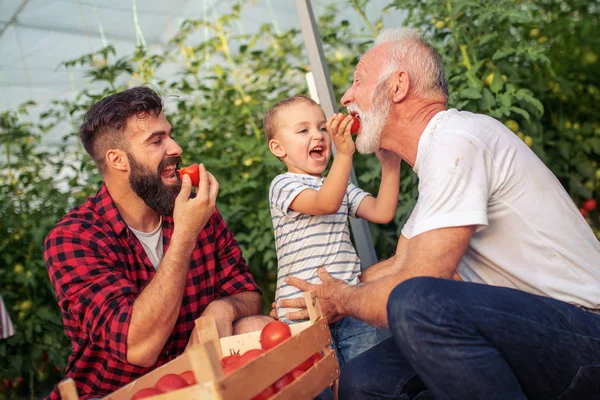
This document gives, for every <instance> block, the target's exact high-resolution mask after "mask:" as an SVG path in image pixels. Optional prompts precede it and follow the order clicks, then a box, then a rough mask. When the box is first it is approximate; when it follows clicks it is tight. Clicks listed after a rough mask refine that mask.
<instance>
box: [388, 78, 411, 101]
mask: <svg viewBox="0 0 600 400" xmlns="http://www.w3.org/2000/svg"><path fill="white" fill-rule="evenodd" d="M409 88H410V77H409V76H408V72H406V71H397V72H396V73H394V74H393V75H392V78H391V88H390V90H391V95H392V101H393V102H394V103H400V102H402V101H403V100H404V99H405V98H406V96H408V90H409Z"/></svg>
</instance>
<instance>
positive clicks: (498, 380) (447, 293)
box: [340, 278, 600, 400]
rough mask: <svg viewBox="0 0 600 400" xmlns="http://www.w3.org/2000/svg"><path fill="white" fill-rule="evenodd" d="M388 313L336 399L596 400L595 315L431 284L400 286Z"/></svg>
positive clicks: (599, 349) (522, 296)
mask: <svg viewBox="0 0 600 400" xmlns="http://www.w3.org/2000/svg"><path fill="white" fill-rule="evenodd" d="M599 290H600V288H599ZM387 312H388V322H389V328H390V331H391V334H392V337H391V338H389V339H387V340H385V341H383V342H382V343H380V344H379V345H377V346H375V347H374V348H372V349H371V350H369V351H367V352H365V353H363V354H361V355H359V356H358V357H356V358H355V359H353V360H352V361H350V362H349V363H347V364H346V365H345V366H344V367H343V368H342V372H341V378H340V399H341V400H347V399H379V398H385V399H419V400H425V399H434V398H435V399H436V400H445V399H460V400H468V399H485V400H495V399H506V400H520V399H532V400H537V399H539V400H546V399H559V400H566V399H578V400H579V399H585V400H592V399H600V315H597V314H594V313H592V312H588V311H584V310H581V309H579V308H578V307H576V306H573V305H571V304H567V303H564V302H562V301H558V300H554V299H550V298H547V297H542V296H536V295H532V294H529V293H525V292H522V291H519V290H514V289H507V288H501V287H494V286H489V285H481V284H474V283H466V282H458V281H453V280H444V279H435V278H415V279H410V280H408V281H406V282H404V283H402V284H400V285H398V286H397V287H396V288H395V289H394V290H393V291H392V293H391V295H390V297H389V300H388V304H387Z"/></svg>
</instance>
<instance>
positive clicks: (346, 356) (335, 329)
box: [329, 317, 379, 366]
mask: <svg viewBox="0 0 600 400" xmlns="http://www.w3.org/2000/svg"><path fill="white" fill-rule="evenodd" d="M329 332H330V333H331V338H332V339H333V344H332V347H333V349H334V350H335V353H336V356H337V358H338V361H339V363H340V366H342V365H344V364H345V363H347V362H348V361H350V360H351V359H353V358H354V357H356V356H357V355H359V354H361V353H363V352H365V351H366V350H369V349H370V348H371V347H373V346H375V345H376V344H377V343H379V336H378V335H377V328H375V327H374V326H372V325H368V324H365V323H364V322H362V321H359V320H356V319H353V318H350V317H345V318H343V319H341V320H339V321H338V322H334V323H333V324H329Z"/></svg>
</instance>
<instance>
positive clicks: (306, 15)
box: [296, 0, 377, 269]
mask: <svg viewBox="0 0 600 400" xmlns="http://www.w3.org/2000/svg"><path fill="white" fill-rule="evenodd" d="M296 9H297V10H298V18H299V19H300V28H301V29H302V36H303V37H304V45H305V47H306V50H307V51H308V59H309V61H310V66H311V69H312V72H313V76H314V79H315V84H316V87H317V93H318V95H319V99H320V104H321V107H322V108H323V110H324V111H325V114H326V115H327V116H331V115H332V114H333V113H335V112H337V111H338V107H337V105H336V104H337V101H336V99H335V94H334V92H333V86H332V85H331V80H330V79H329V70H328V68H327V62H326V61H325V56H324V54H323V46H321V38H320V35H319V28H318V27H317V23H316V21H315V16H314V14H313V11H312V6H311V3H310V0H296ZM333 151H334V154H335V148H334V149H333ZM350 180H351V181H352V183H354V184H357V181H356V174H355V173H354V168H352V171H351V173H350ZM350 225H351V226H352V234H353V236H354V242H355V243H356V251H357V252H358V256H359V257H360V262H361V265H362V268H363V269H365V268H367V267H370V266H371V265H373V264H375V263H377V254H375V247H373V240H372V239H371V232H370V231H369V224H368V222H367V221H365V220H364V219H362V218H350Z"/></svg>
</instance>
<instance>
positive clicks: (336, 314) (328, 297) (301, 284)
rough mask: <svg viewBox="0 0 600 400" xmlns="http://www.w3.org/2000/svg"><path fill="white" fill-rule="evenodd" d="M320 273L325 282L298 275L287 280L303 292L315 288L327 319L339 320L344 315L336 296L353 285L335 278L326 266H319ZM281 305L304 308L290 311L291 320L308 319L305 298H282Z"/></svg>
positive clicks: (288, 316) (329, 320) (330, 320)
mask: <svg viewBox="0 0 600 400" xmlns="http://www.w3.org/2000/svg"><path fill="white" fill-rule="evenodd" d="M318 274H319V278H321V281H322V282H323V283H322V284H320V285H315V284H312V283H308V282H306V281H303V280H302V279H298V278H296V277H288V278H286V280H285V281H286V283H287V284H289V285H292V286H295V287H297V288H298V289H300V290H302V291H303V292H310V291H311V290H314V291H315V292H316V294H317V297H318V298H319V303H320V304H321V311H322V312H323V314H324V315H325V316H326V317H327V321H328V322H329V323H332V322H336V321H339V320H340V319H342V317H344V315H343V314H342V311H341V309H340V308H339V305H340V302H338V301H336V296H337V295H339V294H341V293H342V292H344V291H346V290H350V289H351V287H350V286H349V285H348V284H347V283H346V282H344V281H342V280H340V279H335V278H333V277H332V276H331V275H329V273H328V272H327V271H326V270H325V268H319V270H318ZM281 306H282V307H296V308H303V310H301V311H295V312H290V313H288V315H287V318H288V319H289V320H302V319H308V310H307V309H306V301H305V300H304V298H299V299H284V300H281Z"/></svg>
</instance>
